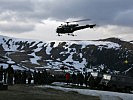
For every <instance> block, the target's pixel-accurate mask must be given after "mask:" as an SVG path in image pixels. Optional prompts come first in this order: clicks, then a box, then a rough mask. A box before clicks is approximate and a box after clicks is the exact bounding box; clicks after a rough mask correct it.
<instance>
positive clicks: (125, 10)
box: [0, 0, 133, 37]
mask: <svg viewBox="0 0 133 100" xmlns="http://www.w3.org/2000/svg"><path fill="white" fill-rule="evenodd" d="M132 5H133V0H0V32H1V34H2V33H6V34H8V33H15V34H20V33H21V34H23V33H26V32H27V34H32V33H34V32H39V31H36V30H39V29H40V28H39V26H38V25H40V24H41V23H42V22H43V21H45V20H47V19H49V20H51V19H52V21H54V20H55V21H56V22H57V23H58V22H63V21H66V20H67V19H71V18H73V19H74V18H75V19H84V18H85V19H86V18H90V19H92V22H93V23H97V24H98V25H99V26H100V27H101V28H102V30H103V29H105V30H106V28H107V27H108V28H109V29H108V30H106V31H109V30H110V27H109V26H111V31H110V32H109V33H110V34H111V32H113V31H114V30H117V29H116V27H117V28H118V30H119V29H120V28H122V30H123V28H125V29H127V31H128V32H130V33H131V32H132V31H133V30H132V27H133V6H132ZM56 22H55V23H56ZM85 23H87V22H85ZM45 25H47V24H44V27H47V26H45ZM112 26H113V28H114V27H115V29H112ZM49 27H51V26H49ZM53 27H55V26H53ZM105 27H106V28H105ZM37 28H38V29H37ZM128 29H129V30H128ZM49 30H51V29H49ZM112 30H113V31H112ZM45 32H49V31H48V29H47V31H45V30H44V33H45ZM97 32H98V31H97ZM120 32H121V33H120V34H123V33H125V34H126V33H127V32H123V33H122V31H121V29H120ZM40 33H41V32H40ZM100 33H101V32H100ZM116 33H119V32H118V31H117V32H116ZM113 34H114V33H113ZM130 35H131V34H130ZM103 37H104V36H103Z"/></svg>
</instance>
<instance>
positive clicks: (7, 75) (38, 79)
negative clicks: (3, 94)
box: [0, 64, 52, 85]
mask: <svg viewBox="0 0 133 100" xmlns="http://www.w3.org/2000/svg"><path fill="white" fill-rule="evenodd" d="M49 78H51V79H50V80H49ZM32 80H33V81H32ZM0 81H1V82H2V81H3V82H4V83H5V84H8V85H13V84H31V83H33V84H48V83H49V82H51V81H52V76H51V75H48V74H47V71H46V70H43V71H38V72H37V71H34V72H32V71H30V70H28V71H26V70H14V69H13V67H12V66H11V65H10V64H9V66H8V68H7V69H3V66H1V67H0Z"/></svg>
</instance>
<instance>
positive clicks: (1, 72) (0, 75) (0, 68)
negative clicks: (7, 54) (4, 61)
mask: <svg viewBox="0 0 133 100" xmlns="http://www.w3.org/2000/svg"><path fill="white" fill-rule="evenodd" d="M3 72H4V70H3V66H1V67H0V81H2V80H3Z"/></svg>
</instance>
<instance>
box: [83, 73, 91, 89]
mask: <svg viewBox="0 0 133 100" xmlns="http://www.w3.org/2000/svg"><path fill="white" fill-rule="evenodd" d="M90 74H91V73H90V72H88V73H87V72H86V73H85V81H84V82H85V86H86V87H87V85H88V78H89V76H90Z"/></svg>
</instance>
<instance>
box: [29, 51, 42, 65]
mask: <svg viewBox="0 0 133 100" xmlns="http://www.w3.org/2000/svg"><path fill="white" fill-rule="evenodd" d="M28 55H32V56H34V58H30V61H31V63H33V64H39V63H38V62H37V60H40V57H38V56H36V55H35V53H34V52H33V53H32V54H28Z"/></svg>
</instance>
